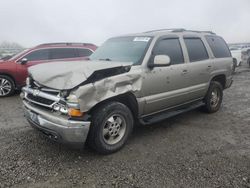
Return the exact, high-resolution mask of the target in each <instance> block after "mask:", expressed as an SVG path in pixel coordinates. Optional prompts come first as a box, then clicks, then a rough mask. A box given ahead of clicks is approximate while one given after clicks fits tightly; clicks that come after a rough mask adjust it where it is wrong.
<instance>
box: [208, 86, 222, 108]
mask: <svg viewBox="0 0 250 188" xmlns="http://www.w3.org/2000/svg"><path fill="white" fill-rule="evenodd" d="M222 99H223V88H222V86H221V84H220V83H219V82H216V81H212V82H211V83H210V87H209V89H208V92H207V95H206V97H205V99H204V102H205V106H204V109H205V111H206V112H208V113H214V112H217V111H218V110H219V109H220V107H221V103H222Z"/></svg>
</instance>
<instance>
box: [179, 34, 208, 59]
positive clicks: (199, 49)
mask: <svg viewBox="0 0 250 188" xmlns="http://www.w3.org/2000/svg"><path fill="white" fill-rule="evenodd" d="M184 41H185V44H186V47H187V50H188V55H189V60H190V62H195V61H201V60H205V59H208V54H207V50H206V48H205V46H204V44H203V42H202V40H201V39H200V38H184Z"/></svg>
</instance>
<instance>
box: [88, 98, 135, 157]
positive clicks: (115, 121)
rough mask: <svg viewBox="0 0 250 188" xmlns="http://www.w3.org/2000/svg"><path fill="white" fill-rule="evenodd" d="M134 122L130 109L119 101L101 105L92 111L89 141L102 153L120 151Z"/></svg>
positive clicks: (90, 145)
mask: <svg viewBox="0 0 250 188" xmlns="http://www.w3.org/2000/svg"><path fill="white" fill-rule="evenodd" d="M133 124H134V119H133V115H132V113H131V111H130V109H129V108H128V107H127V106H126V105H124V104H122V103H119V102H110V103H106V104H104V105H101V106H99V108H97V109H96V110H95V111H94V112H93V113H92V123H91V127H90V131H89V135H88V140H87V143H88V145H89V147H91V148H92V149H94V150H95V151H97V152H99V153H102V154H109V153H113V152H116V151H118V150H119V149H121V148H122V147H123V146H124V144H125V143H126V141H127V139H128V137H129V135H130V133H131V132H132V129H133Z"/></svg>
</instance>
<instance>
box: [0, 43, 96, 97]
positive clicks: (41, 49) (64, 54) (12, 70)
mask: <svg viewBox="0 0 250 188" xmlns="http://www.w3.org/2000/svg"><path fill="white" fill-rule="evenodd" d="M96 48H97V47H96V46H95V45H94V44H88V43H48V44H41V45H39V46H36V47H34V48H31V49H28V50H24V51H22V52H21V53H18V54H16V55H14V56H12V57H10V58H5V59H2V60H0V97H6V96H10V95H12V94H13V93H14V91H15V90H16V89H20V88H21V87H22V86H24V85H25V80H26V78H27V76H28V70H27V69H28V67H30V66H33V65H37V64H41V63H49V62H53V61H65V60H67V61H78V60H83V59H86V57H88V56H90V55H91V54H92V53H93V52H94V51H95V50H96ZM72 66H73V65H72Z"/></svg>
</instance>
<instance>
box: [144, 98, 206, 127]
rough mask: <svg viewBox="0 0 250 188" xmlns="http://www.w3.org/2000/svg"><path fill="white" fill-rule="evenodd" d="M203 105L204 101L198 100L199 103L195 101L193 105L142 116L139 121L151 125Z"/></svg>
mask: <svg viewBox="0 0 250 188" xmlns="http://www.w3.org/2000/svg"><path fill="white" fill-rule="evenodd" d="M201 106H204V103H203V102H198V103H195V104H192V105H189V106H185V107H180V108H178V109H176V110H167V111H164V112H160V113H158V114H155V115H150V116H146V117H142V118H140V120H139V121H140V123H141V124H142V125H149V124H153V123H157V122H160V121H163V120H165V119H167V118H170V117H173V116H176V115H179V114H182V113H185V112H188V111H191V110H194V109H196V108H199V107H201Z"/></svg>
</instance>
